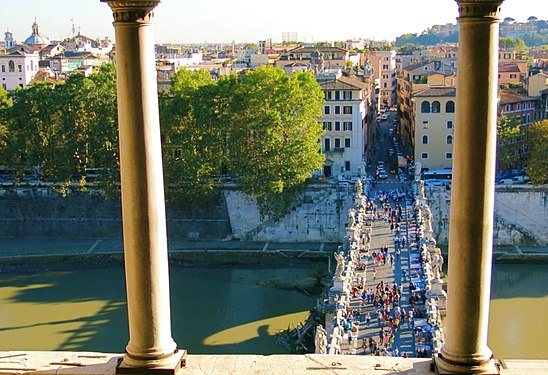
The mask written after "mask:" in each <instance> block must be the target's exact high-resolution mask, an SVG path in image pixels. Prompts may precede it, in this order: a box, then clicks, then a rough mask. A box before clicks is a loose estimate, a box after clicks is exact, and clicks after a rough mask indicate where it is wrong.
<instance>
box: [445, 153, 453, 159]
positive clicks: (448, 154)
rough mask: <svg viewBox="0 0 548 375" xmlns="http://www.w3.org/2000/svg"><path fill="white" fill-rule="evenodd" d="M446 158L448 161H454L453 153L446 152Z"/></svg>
mask: <svg viewBox="0 0 548 375" xmlns="http://www.w3.org/2000/svg"><path fill="white" fill-rule="evenodd" d="M445 158H446V159H453V153H452V152H446V153H445Z"/></svg>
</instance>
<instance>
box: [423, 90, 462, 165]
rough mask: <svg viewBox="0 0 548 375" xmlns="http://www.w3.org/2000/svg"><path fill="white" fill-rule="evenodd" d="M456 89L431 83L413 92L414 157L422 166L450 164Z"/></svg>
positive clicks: (451, 159) (451, 161) (451, 163)
mask: <svg viewBox="0 0 548 375" xmlns="http://www.w3.org/2000/svg"><path fill="white" fill-rule="evenodd" d="M456 91H457V90H456V88H454V87H449V86H432V87H429V88H427V89H424V90H421V91H419V92H416V93H415V94H413V103H414V107H415V111H414V113H415V121H414V122H415V161H418V162H420V163H421V166H422V168H423V170H429V171H432V170H436V169H449V168H452V165H453V139H454V130H455V109H456Z"/></svg>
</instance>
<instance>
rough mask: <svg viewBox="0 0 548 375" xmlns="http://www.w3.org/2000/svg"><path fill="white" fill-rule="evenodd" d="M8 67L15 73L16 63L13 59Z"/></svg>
mask: <svg viewBox="0 0 548 375" xmlns="http://www.w3.org/2000/svg"><path fill="white" fill-rule="evenodd" d="M8 67H9V71H10V73H14V72H15V63H14V62H13V60H10V61H9V62H8Z"/></svg>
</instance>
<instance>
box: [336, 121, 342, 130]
mask: <svg viewBox="0 0 548 375" xmlns="http://www.w3.org/2000/svg"><path fill="white" fill-rule="evenodd" d="M335 131H336V132H340V131H341V122H340V121H335Z"/></svg>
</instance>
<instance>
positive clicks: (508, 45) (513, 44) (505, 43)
mask: <svg viewBox="0 0 548 375" xmlns="http://www.w3.org/2000/svg"><path fill="white" fill-rule="evenodd" d="M499 45H500V48H503V49H508V50H515V51H517V52H520V51H523V50H525V49H526V48H527V46H526V45H525V42H524V41H523V39H521V38H509V37H502V38H499Z"/></svg>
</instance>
